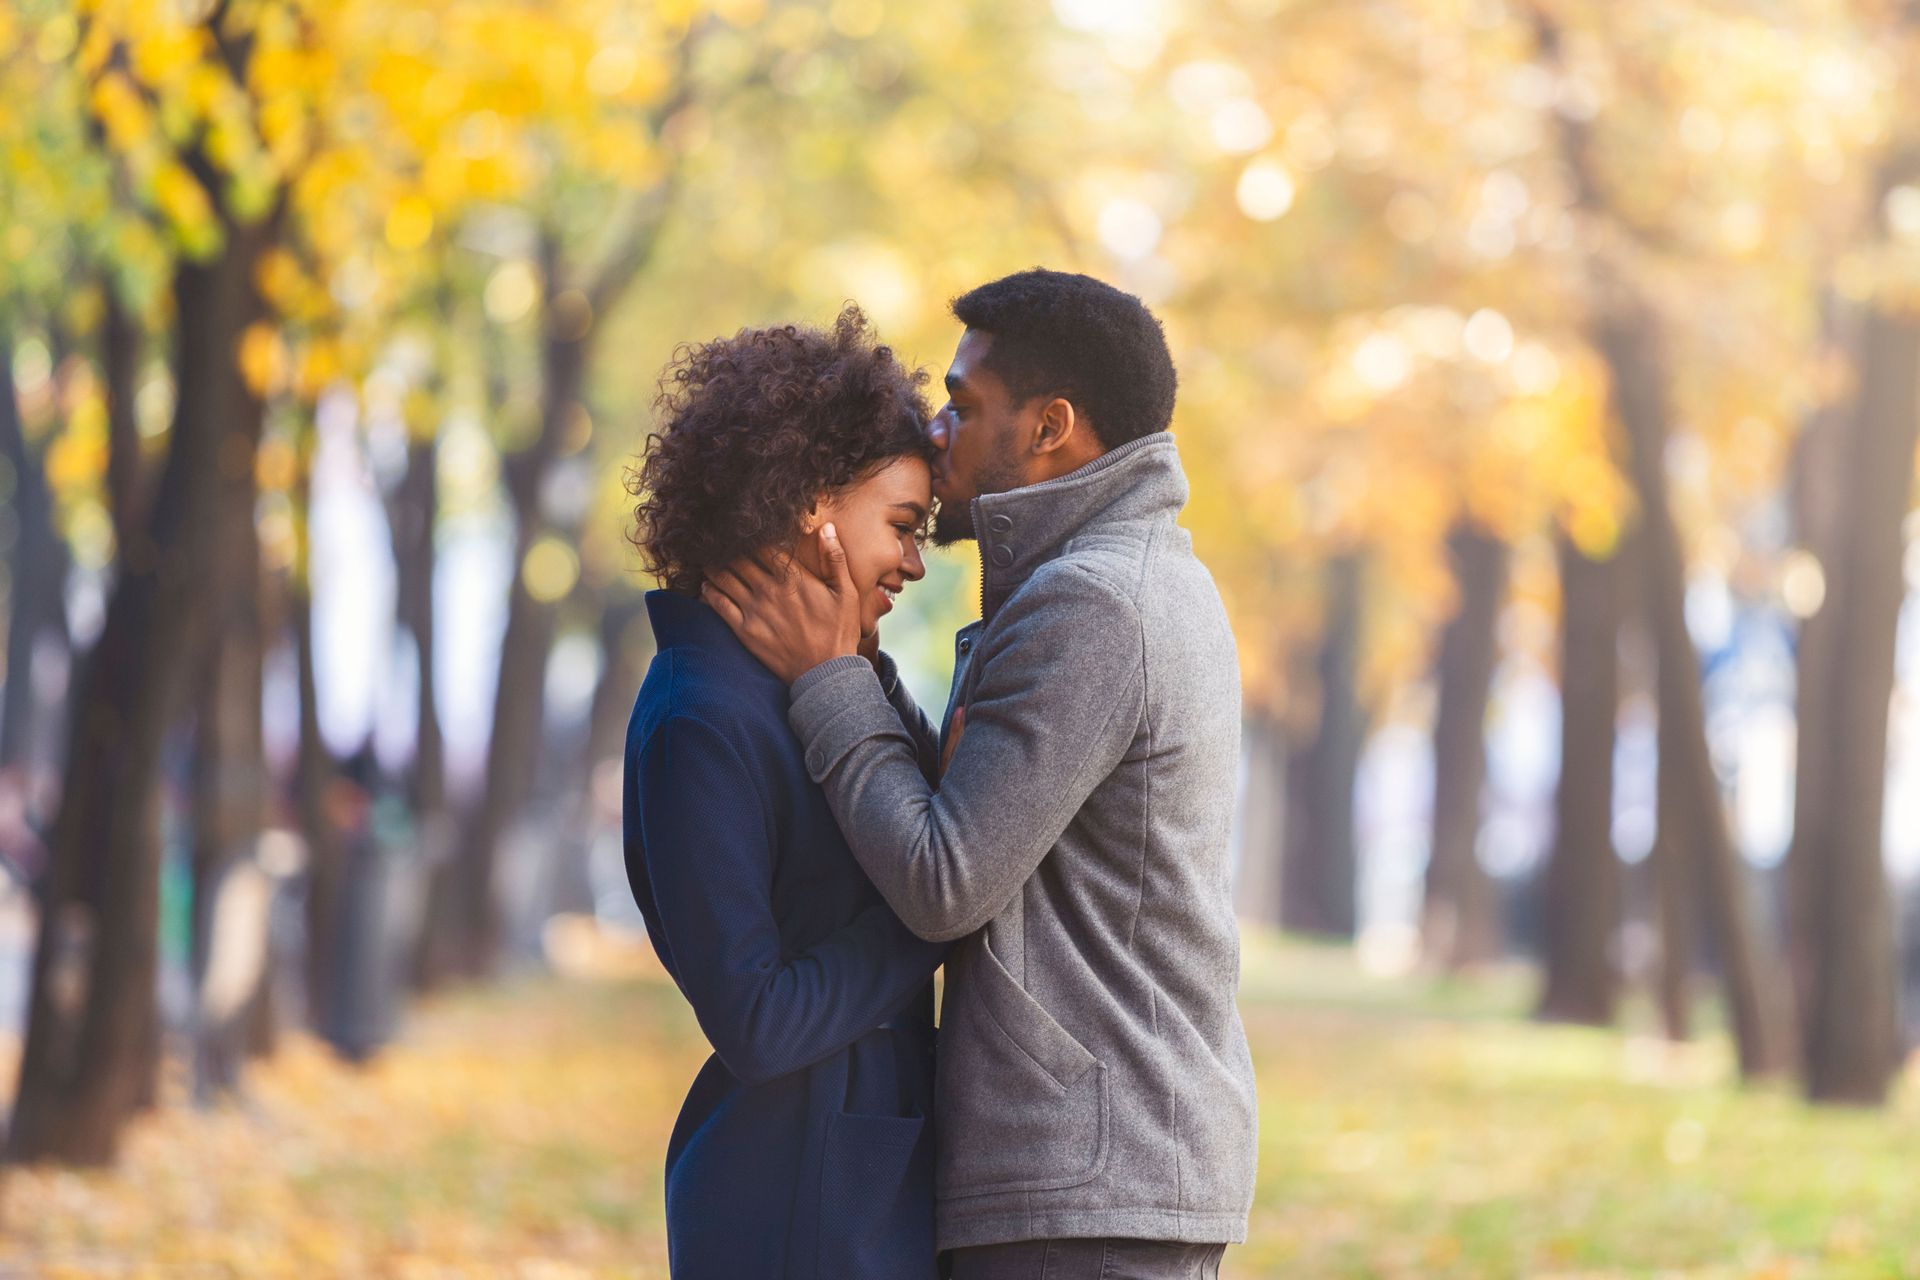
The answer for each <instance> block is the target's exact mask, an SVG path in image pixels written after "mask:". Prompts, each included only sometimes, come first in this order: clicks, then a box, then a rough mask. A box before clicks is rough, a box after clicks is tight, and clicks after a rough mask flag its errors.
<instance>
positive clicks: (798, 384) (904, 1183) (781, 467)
mask: <svg viewBox="0 0 1920 1280" xmlns="http://www.w3.org/2000/svg"><path fill="white" fill-rule="evenodd" d="M923 377H924V375H918V374H911V373H909V372H908V371H907V370H905V369H904V368H903V367H902V366H901V365H900V364H899V363H898V362H897V361H896V359H895V358H894V356H893V354H892V352H891V351H889V350H888V349H887V348H886V347H883V346H879V345H877V344H876V343H875V341H874V340H873V338H872V336H871V334H870V332H869V331H868V330H867V328H866V324H865V321H864V319H863V318H861V316H860V315H859V313H858V312H857V311H856V310H853V309H852V308H849V309H848V311H847V312H845V313H843V314H842V316H841V317H840V319H839V321H838V322H837V323H836V325H835V326H834V328H833V329H832V331H830V332H825V333H822V332H818V331H814V330H808V329H801V328H796V327H792V326H788V327H783V328H778V329H766V330H748V331H743V332H741V333H740V334H738V335H736V336H735V337H733V338H730V339H723V340H718V341H715V342H712V343H708V344H705V345H702V346H696V347H691V348H684V349H682V351H681V352H680V354H679V356H678V357H677V359H676V360H675V362H674V364H673V365H672V366H670V367H669V369H668V371H667V373H666V375H665V376H664V377H663V378H662V381H661V385H662V394H661V397H660V401H659V405H658V408H659V410H660V417H661V425H660V428H659V430H657V431H656V432H655V433H654V434H653V435H652V436H651V437H650V439H649V442H648V443H649V448H648V452H647V456H646V459H645V461H644V462H643V464H642V466H641V467H640V469H639V470H638V471H637V472H636V473H635V475H634V476H633V477H632V481H631V484H632V488H633V490H634V492H635V493H636V495H637V497H638V498H639V503H638V506H637V508H636V516H637V518H638V528H637V532H636V535H635V541H636V543H637V544H638V546H639V547H640V549H641V551H642V553H643V554H644V555H645V557H646V559H647V561H648V565H649V568H650V569H652V571H653V572H654V573H655V574H656V575H657V576H658V577H659V578H660V579H661V580H662V582H663V583H664V584H665V587H664V589H662V590H658V591H653V592H650V593H649V594H648V596H647V611H648V617H649V619H650V620H651V622H652V625H653V633H654V638H655V642H656V645H657V650H658V651H657V655H656V656H655V658H654V659H653V663H652V665H651V667H650V668H649V669H648V672H647V676H646V681H645V683H644V684H643V685H642V687H641V690H640V696H639V698H638V700H637V701H636V702H635V704H634V709H633V717H632V720H631V721H630V723H629V725H628V729H627V743H626V779H625V792H624V805H623V825H624V834H625V843H626V859H627V874H628V879H629V882H630V883H631V885H632V888H633V894H634V898H635V900H636V901H637V902H638V904H639V906H640V910H641V912H642V914H643V915H644V916H645V917H646V923H647V931H648V934H649V936H650V937H651V939H652V941H653V945H654V948H655V950H656V951H658V953H659V955H660V959H661V961H662V962H663V963H664V964H665V966H666V968H667V970H668V972H669V973H671V974H672V976H673V979H674V981H675V982H676V983H678V984H679V986H680V989H681V991H682V992H683V993H684V994H685V995H686V998H687V1000H688V1002H689V1003H690V1004H691V1005H692V1006H693V1010H694V1014H695V1016H696V1017H697V1018H698V1020H699V1023H700V1027H701V1029H702V1030H703V1031H704V1032H705V1033H706V1036H707V1039H708V1040H709V1042H710V1043H711V1044H712V1046H713V1050H714V1052H713V1055H712V1056H711V1057H710V1058H708V1060H707V1062H706V1064H705V1065H704V1066H703V1067H702V1068H701V1070H700V1072H699V1074H698V1076H696V1077H695V1079H694V1082H693V1087H692V1090H691V1091H690V1092H689V1093H688V1095H687V1099H686V1102H685V1104H684V1105H683V1106H682V1107H681V1110H680V1116H679V1119H678V1121H677V1123H676V1124H675V1126H674V1130H673V1136H672V1138H671V1139H670V1141H669V1143H668V1147H667V1170H666V1200H667V1238H668V1253H669V1258H670V1265H671V1269H672V1274H673V1275H674V1276H675V1277H676V1280H762V1278H772V1277H789V1278H792V1280H800V1278H805V1280H813V1278H815V1277H818V1278H819V1280H861V1278H863V1277H887V1278H888V1280H895V1278H899V1280H917V1278H920V1277H931V1276H933V1275H934V1274H935V1261H934V1254H933V1171H932V1143H933V1133H932V1119H931V1117H932V1110H933V1109H932V1091H933V1035H934V1032H933V993H932V985H931V979H932V976H933V971H934V969H935V967H936V966H937V965H938V964H939V962H940V959H941V957H942V955H943V954H944V951H945V948H944V946H942V945H940V944H935V943H928V942H923V941H921V940H920V939H918V938H916V937H914V936H913V935H912V934H911V933H909V932H908V931H907V929H906V927H905V926H903V925H902V924H901V923H900V922H899V920H898V919H897V918H895V916H894V915H893V912H892V911H891V910H890V909H889V908H888V907H887V905H886V904H885V903H884V902H883V901H882V900H881V898H880V895H879V893H878V892H877V891H876V890H875V889H874V888H873V886H872V884H871V883H869V882H868V880H867V878H866V876H865V874H864V873H863V872H862V871H861V870H860V868H859V866H858V865H857V864H856V863H855V862H854V860H853V857H852V855H851V853H849V851H848V849H847V845H846V842H845V840H844V839H843V838H842V836H841V833H840V830H839V828H838V827H837V826H836V825H835V824H834V819H833V815H832V813H831V812H830V811H829V809H828V808H827V804H826V800H825V797H824V796H823V794H822V793H821V791H820V789H819V788H818V787H817V786H816V785H815V784H814V783H813V781H812V779H811V778H809V777H808V775H807V770H806V767H805V764H804V762H803V761H802V759H801V752H800V747H799V744H798V742H797V741H796V740H795V738H794V736H793V734H792V732H791V731H790V730H789V729H788V727H787V689H786V685H785V684H784V683H783V682H782V681H781V680H780V679H779V678H778V677H776V676H775V675H774V674H773V673H772V672H770V671H769V670H767V668H766V667H764V666H762V665H761V664H760V663H759V662H758V661H757V660H756V659H755V658H754V657H753V656H752V655H751V654H749V653H748V652H747V650H746V649H745V648H744V647H743V646H742V645H741V644H740V642H739V641H738V640H737V639H735V637H734V635H733V633H732V631H731V630H729V629H728V627H727V626H726V624H725V623H724V622H722V621H721V619H720V618H719V616H718V615H717V614H715V613H714V612H713V611H712V610H711V609H710V608H708V607H707V605H705V604H704V603H702V602H701V601H700V600H699V599H698V598H697V594H698V591H699V586H700V583H701V581H703V580H704V577H705V575H706V574H707V573H708V572H710V571H713V570H717V569H719V568H722V567H724V566H725V565H726V564H728V563H729V562H731V561H733V560H735V559H737V558H738V557H739V556H741V555H746V554H760V555H763V556H764V555H769V554H772V555H779V554H794V555H797V556H798V557H799V558H800V559H801V560H802V561H803V562H807V563H810V564H812V565H813V566H814V567H815V568H816V569H817V568H818V567H819V566H818V561H817V557H818V550H817V548H818V536H819V531H820V529H821V527H822V526H824V525H825V524H828V523H831V524H833V525H834V532H835V535H836V536H837V537H838V539H839V541H840V543H841V545H842V547H843V548H844V549H845V552H846V555H847V560H848V566H849V569H850V570H851V572H852V575H853V577H854V581H855V583H856V585H857V586H858V587H859V588H860V589H861V591H862V592H863V597H862V599H863V606H864V607H863V611H862V618H863V624H864V635H863V645H862V651H863V652H865V653H866V654H867V656H868V657H869V659H870V660H871V661H873V662H874V664H875V666H876V669H877V670H878V671H879V672H880V674H881V679H882V682H883V684H885V685H887V686H888V689H889V692H890V694H892V695H893V696H894V698H895V703H896V706H898V707H899V708H900V710H901V714H902V715H903V717H906V718H907V722H908V723H909V724H910V725H912V726H913V727H914V728H915V729H916V731H917V732H918V734H919V736H920V740H921V741H923V742H926V741H928V737H927V735H926V727H925V721H924V719H923V718H921V717H920V713H919V712H918V710H917V709H916V708H915V707H914V706H913V703H912V701H911V699H910V698H909V697H908V696H907V695H906V693H905V691H904V689H902V688H901V687H900V684H899V681H898V678H897V675H896V673H895V671H894V668H893V665H892V663H891V661H890V660H889V659H887V657H886V656H885V655H884V654H881V653H880V652H879V650H878V645H877V635H878V622H879V619H880V617H881V616H882V615H883V614H884V613H885V612H886V611H887V610H888V609H890V608H891V607H892V599H893V596H894V595H896V594H897V593H898V592H899V590H900V589H901V588H903V587H904V586H905V585H906V583H907V582H909V581H913V580H917V579H919V578H920V577H921V576H922V575H923V573H924V572H925V570H924V567H923V565H922V563H921V560H920V550H919V544H920V539H921V536H922V530H923V529H924V525H925V520H926V517H927V514H928V507H929V505H930V502H931V491H932V482H931V472H930V471H929V469H928V457H929V452H928V446H927V443H926V440H925V437H924V434H923V424H924V422H925V420H926V413H927V411H926V405H925V402H924V400H923V399H922V397H921V394H920V390H919V388H920V384H921V381H922V380H923ZM922 754H923V759H922V767H923V768H924V769H926V770H928V772H929V776H930V777H931V776H932V773H933V768H934V765H933V762H932V761H931V760H930V759H927V758H926V756H927V755H929V754H930V748H923V753H922Z"/></svg>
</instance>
